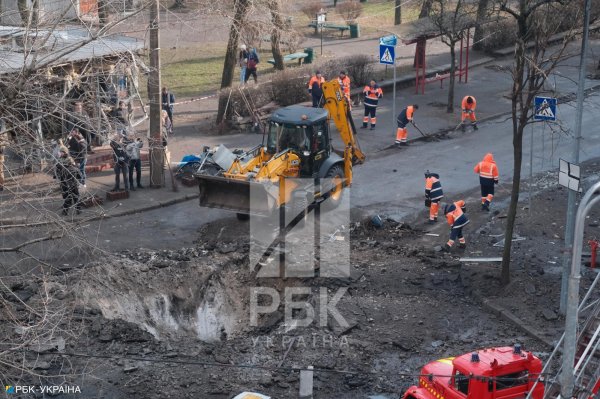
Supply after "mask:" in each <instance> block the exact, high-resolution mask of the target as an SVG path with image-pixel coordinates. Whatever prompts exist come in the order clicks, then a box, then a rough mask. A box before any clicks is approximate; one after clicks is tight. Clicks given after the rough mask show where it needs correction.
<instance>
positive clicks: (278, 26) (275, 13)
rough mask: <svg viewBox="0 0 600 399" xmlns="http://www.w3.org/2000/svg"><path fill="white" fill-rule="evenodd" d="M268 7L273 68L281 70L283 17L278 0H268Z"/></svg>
mask: <svg viewBox="0 0 600 399" xmlns="http://www.w3.org/2000/svg"><path fill="white" fill-rule="evenodd" d="M267 4H268V7H269V9H270V10H271V22H272V23H273V26H272V28H271V51H272V52H273V59H274V60H275V69H277V70H280V71H283V70H284V69H285V64H284V63H283V54H281V46H280V41H281V33H282V32H283V31H284V30H285V26H284V23H283V18H282V17H281V4H280V1H279V0H268V2H267Z"/></svg>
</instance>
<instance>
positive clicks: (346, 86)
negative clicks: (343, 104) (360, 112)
mask: <svg viewBox="0 0 600 399" xmlns="http://www.w3.org/2000/svg"><path fill="white" fill-rule="evenodd" d="M338 82H340V86H342V91H343V92H344V95H346V96H349V95H350V78H349V77H348V76H346V77H344V79H340V78H339V77H338Z"/></svg>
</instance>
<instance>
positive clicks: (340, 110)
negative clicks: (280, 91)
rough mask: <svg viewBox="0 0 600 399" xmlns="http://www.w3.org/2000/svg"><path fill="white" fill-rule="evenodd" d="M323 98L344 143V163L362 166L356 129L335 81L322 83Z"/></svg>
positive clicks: (338, 84) (363, 155)
mask: <svg viewBox="0 0 600 399" xmlns="http://www.w3.org/2000/svg"><path fill="white" fill-rule="evenodd" d="M323 98H325V105H324V108H325V109H326V110H327V112H329V117H330V118H331V119H333V122H334V123H335V126H336V127H337V129H338V131H339V132H340V136H341V137H342V141H343V142H344V146H345V150H344V158H345V159H344V161H345V163H346V164H350V166H351V165H357V164H362V163H363V162H364V161H365V154H364V153H363V152H362V150H361V149H360V145H359V144H358V141H357V139H356V128H355V127H354V121H353V120H352V115H351V113H350V106H349V104H348V102H347V100H346V97H344V94H343V93H342V88H341V87H340V83H339V82H338V80H337V79H333V80H330V81H329V82H325V83H323ZM346 154H349V155H350V156H351V157H350V159H348V160H347V159H346V156H347V155H346ZM345 169H348V165H346V166H345ZM347 176H348V175H347Z"/></svg>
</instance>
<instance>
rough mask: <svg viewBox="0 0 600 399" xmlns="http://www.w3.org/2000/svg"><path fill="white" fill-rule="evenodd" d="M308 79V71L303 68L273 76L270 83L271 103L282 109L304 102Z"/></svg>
mask: <svg viewBox="0 0 600 399" xmlns="http://www.w3.org/2000/svg"><path fill="white" fill-rule="evenodd" d="M309 77H310V71H309V70H307V69H305V68H303V69H293V70H286V71H282V72H279V73H277V74H275V76H274V77H273V82H272V92H273V101H275V102H276V103H277V104H279V105H280V106H282V107H285V106H288V105H292V104H298V103H300V102H303V101H306V100H307V95H306V88H307V85H306V84H307V83H308V79H309Z"/></svg>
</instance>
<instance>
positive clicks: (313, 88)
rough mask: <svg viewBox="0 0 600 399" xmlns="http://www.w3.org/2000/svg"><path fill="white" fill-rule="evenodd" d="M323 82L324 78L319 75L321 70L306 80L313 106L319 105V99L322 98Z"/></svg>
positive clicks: (318, 106) (317, 106)
mask: <svg viewBox="0 0 600 399" xmlns="http://www.w3.org/2000/svg"><path fill="white" fill-rule="evenodd" d="M323 83H325V78H324V77H323V76H322V75H321V71H317V72H315V76H313V77H312V78H310V81H309V82H308V92H309V93H310V95H311V96H312V103H313V107H314V108H320V107H321V99H322V98H323V89H322V88H321V86H322V85H323Z"/></svg>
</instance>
